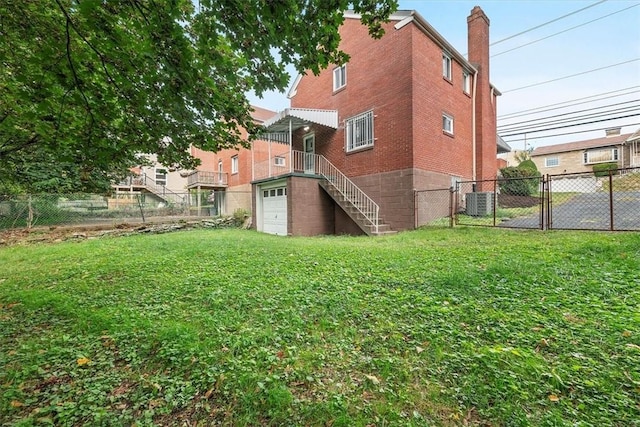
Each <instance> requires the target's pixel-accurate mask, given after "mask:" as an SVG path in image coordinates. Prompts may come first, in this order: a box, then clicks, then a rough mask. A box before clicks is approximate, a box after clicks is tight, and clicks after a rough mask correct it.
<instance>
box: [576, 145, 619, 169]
mask: <svg viewBox="0 0 640 427" xmlns="http://www.w3.org/2000/svg"><path fill="white" fill-rule="evenodd" d="M618 159H619V154H618V149H617V148H605V149H602V150H589V151H585V152H584V153H582V162H583V163H584V164H585V165H588V164H592V163H605V162H617V161H618Z"/></svg>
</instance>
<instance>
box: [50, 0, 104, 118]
mask: <svg viewBox="0 0 640 427" xmlns="http://www.w3.org/2000/svg"><path fill="white" fill-rule="evenodd" d="M57 1H58V0H56V2H57ZM65 15H66V14H65ZM70 24H71V19H70V18H69V16H68V15H67V23H66V27H65V28H66V34H67V61H68V62H69V68H70V69H71V74H73V80H74V81H75V83H76V88H77V89H78V91H79V92H80V95H82V98H83V99H84V103H85V105H86V106H87V112H88V113H89V116H90V117H91V126H92V127H93V124H94V123H95V121H96V120H95V117H94V116H93V111H92V110H91V105H90V104H89V99H88V98H87V95H85V93H84V91H83V90H82V82H81V81H80V79H79V78H78V73H77V72H76V68H75V66H74V65H73V58H71V34H70V32H69V27H70Z"/></svg>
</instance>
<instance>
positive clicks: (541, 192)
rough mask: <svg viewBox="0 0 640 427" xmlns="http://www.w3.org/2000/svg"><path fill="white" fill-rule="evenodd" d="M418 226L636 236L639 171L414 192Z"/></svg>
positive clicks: (639, 205)
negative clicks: (473, 227)
mask: <svg viewBox="0 0 640 427" xmlns="http://www.w3.org/2000/svg"><path fill="white" fill-rule="evenodd" d="M415 208H416V226H417V227H420V226H451V227H453V226H455V225H467V226H488V227H508V228H522V229H540V230H545V229H548V230H551V229H555V230H561V229H562V230H608V231H640V168H626V169H612V168H610V167H606V168H601V169H598V170H597V171H594V172H587V173H573V174H557V175H545V176H539V177H535V176H533V177H501V178H499V179H496V180H490V181H482V182H476V183H473V182H465V181H462V182H457V183H456V185H455V186H453V187H451V188H448V189H435V190H418V191H416V192H415Z"/></svg>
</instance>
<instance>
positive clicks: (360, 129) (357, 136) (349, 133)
mask: <svg viewBox="0 0 640 427" xmlns="http://www.w3.org/2000/svg"><path fill="white" fill-rule="evenodd" d="M344 133H345V138H346V144H347V152H349V151H353V150H357V149H360V148H365V147H372V146H373V141H374V138H373V111H367V112H366V113H362V114H359V115H357V116H355V117H351V118H350V119H347V120H346V121H345V126H344Z"/></svg>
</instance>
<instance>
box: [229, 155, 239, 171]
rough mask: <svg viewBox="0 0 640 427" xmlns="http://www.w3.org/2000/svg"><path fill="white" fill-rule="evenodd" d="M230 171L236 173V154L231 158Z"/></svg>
mask: <svg viewBox="0 0 640 427" xmlns="http://www.w3.org/2000/svg"><path fill="white" fill-rule="evenodd" d="M231 173H238V156H233V157H232V158H231Z"/></svg>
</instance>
